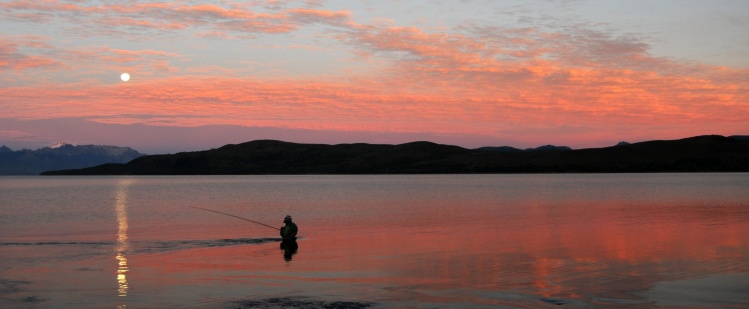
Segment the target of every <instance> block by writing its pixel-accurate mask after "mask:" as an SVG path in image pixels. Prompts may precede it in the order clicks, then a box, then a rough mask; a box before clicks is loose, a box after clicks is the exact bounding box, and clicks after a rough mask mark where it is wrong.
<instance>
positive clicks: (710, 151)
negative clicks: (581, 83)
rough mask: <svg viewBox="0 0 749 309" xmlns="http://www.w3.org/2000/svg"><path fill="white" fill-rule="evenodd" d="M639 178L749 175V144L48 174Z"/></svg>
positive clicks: (396, 148) (146, 163)
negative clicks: (671, 174) (688, 174)
mask: <svg viewBox="0 0 749 309" xmlns="http://www.w3.org/2000/svg"><path fill="white" fill-rule="evenodd" d="M631 172H634V173H642V172H749V138H748V137H747V136H731V137H724V136H719V135H708V136H697V137H691V138H686V139H680V140H670V141H648V142H641V143H633V144H629V143H625V142H622V143H619V144H618V145H616V146H611V147H606V148H591V149H578V150H572V149H569V148H568V147H557V146H543V147H539V148H535V149H530V150H528V149H527V150H520V149H515V148H512V147H484V148H479V149H465V148H461V147H458V146H451V145H440V144H435V143H431V142H413V143H407V144H401V145H373V144H340V145H321V144H296V143H288V142H281V141H273V140H259V141H252V142H247V143H243V144H238V145H226V146H223V147H221V148H218V149H212V150H206V151H197V152H183V153H178V154H171V155H150V156H143V157H139V158H137V159H134V160H132V161H130V162H128V163H126V164H104V165H100V166H96V167H90V168H83V169H76V170H64V171H53V172H45V173H43V175H242V174H428V173H445V174H456V173H631Z"/></svg>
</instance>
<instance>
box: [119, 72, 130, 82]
mask: <svg viewBox="0 0 749 309" xmlns="http://www.w3.org/2000/svg"><path fill="white" fill-rule="evenodd" d="M120 79H121V80H122V81H123V82H126V81H129V80H130V74H127V73H122V75H120Z"/></svg>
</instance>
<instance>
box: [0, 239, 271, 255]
mask: <svg viewBox="0 0 749 309" xmlns="http://www.w3.org/2000/svg"><path fill="white" fill-rule="evenodd" d="M272 242H281V238H228V239H202V240H170V241H129V246H128V247H129V249H128V250H127V253H129V254H139V253H160V252H167V251H177V250H186V249H195V248H214V247H227V246H241V245H260V244H266V243H272ZM117 245H118V242H116V241H110V242H107V241H45V242H0V247H8V246H24V247H37V246H40V247H41V246H44V247H60V248H64V247H75V246H78V247H86V248H91V249H96V248H102V247H111V248H113V249H111V250H108V252H112V251H114V250H115V249H114V247H116V246H117Z"/></svg>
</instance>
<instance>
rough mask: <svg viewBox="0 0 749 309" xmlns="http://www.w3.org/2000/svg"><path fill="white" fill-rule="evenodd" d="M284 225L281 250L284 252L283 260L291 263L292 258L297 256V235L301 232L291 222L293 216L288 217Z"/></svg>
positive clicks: (281, 231)
mask: <svg viewBox="0 0 749 309" xmlns="http://www.w3.org/2000/svg"><path fill="white" fill-rule="evenodd" d="M283 223H285V224H286V225H284V226H283V227H281V229H280V233H281V250H283V259H284V260H286V261H287V262H289V261H291V257H292V256H293V255H294V254H296V251H297V249H299V245H298V244H297V243H296V234H297V232H299V228H298V227H297V226H296V224H294V222H292V221H291V216H286V218H284V219H283Z"/></svg>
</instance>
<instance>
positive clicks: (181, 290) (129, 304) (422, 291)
mask: <svg viewBox="0 0 749 309" xmlns="http://www.w3.org/2000/svg"><path fill="white" fill-rule="evenodd" d="M746 188H749V174H745V173H739V174H606V175H597V174H596V175H419V176H408V175H399V176H168V177H167V176H165V177H2V178H0V258H1V259H2V264H1V265H0V307H3V308H5V307H9V308H16V307H17V308H48V307H53V308H107V307H108V308H144V307H146V308H155V307H158V308H185V307H190V308H251V307H252V308H255V307H259V308H277V307H283V306H287V307H294V306H296V307H311V308H315V307H317V308H336V307H337V308H364V307H372V308H390V307H401V308H402V307H410V308H461V307H471V308H481V307H487V308H496V307H507V308H538V307H542V308H543V307H559V306H565V307H570V308H589V307H612V308H618V307H628V308H629V307H635V308H659V307H663V308H673V307H679V306H681V307H694V308H703V307H715V308H724V307H728V308H731V307H735V308H746V307H747V305H746V304H748V303H749V259H748V258H747V257H749V190H746ZM193 207H201V208H209V209H214V210H217V211H222V212H226V213H230V214H234V215H237V216H241V217H245V218H248V219H251V220H255V221H259V222H263V223H266V224H269V225H272V226H279V227H280V226H281V225H282V223H281V221H282V220H283V217H284V216H285V215H287V214H290V215H292V216H293V218H294V221H295V222H297V224H298V225H299V227H300V236H301V238H300V239H299V241H298V245H299V248H298V250H297V251H296V252H292V251H284V250H281V249H280V248H279V246H280V241H279V239H278V232H277V231H276V230H274V229H270V228H268V227H265V226H262V225H258V224H253V223H250V222H247V221H243V220H240V219H237V218H233V217H229V216H225V215H220V214H216V213H212V212H207V211H203V210H199V209H195V208H193Z"/></svg>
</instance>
